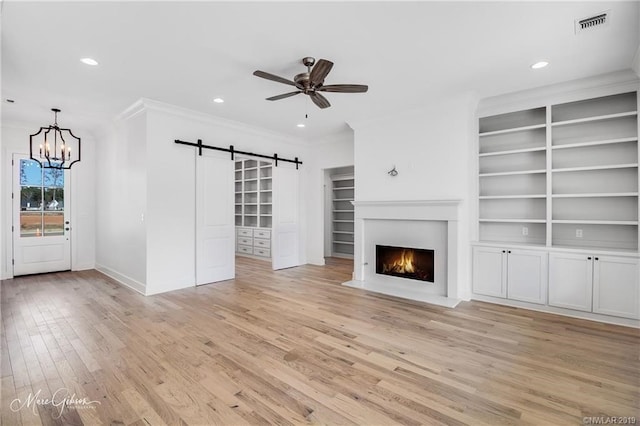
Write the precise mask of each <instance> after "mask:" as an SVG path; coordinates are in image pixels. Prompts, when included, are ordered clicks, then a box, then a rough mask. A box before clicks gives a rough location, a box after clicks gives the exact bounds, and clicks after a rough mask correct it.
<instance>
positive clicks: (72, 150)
mask: <svg viewBox="0 0 640 426" xmlns="http://www.w3.org/2000/svg"><path fill="white" fill-rule="evenodd" d="M51 111H53V112H54V114H55V119H54V123H53V124H51V125H50V126H48V127H40V130H38V132H37V133H35V134H33V135H31V136H30V137H29V141H30V142H29V154H30V155H29V156H30V157H31V159H32V160H35V161H37V162H38V163H40V166H41V167H42V168H45V169H70V168H71V166H72V165H73V164H74V163H76V162H78V161H80V138H78V137H76V136H74V135H73V133H71V130H70V129H61V128H60V127H58V113H59V112H60V110H59V109H58V108H51Z"/></svg>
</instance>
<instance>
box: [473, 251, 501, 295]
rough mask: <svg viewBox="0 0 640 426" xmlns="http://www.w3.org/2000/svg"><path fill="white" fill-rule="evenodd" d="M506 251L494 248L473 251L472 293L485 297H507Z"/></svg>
mask: <svg viewBox="0 0 640 426" xmlns="http://www.w3.org/2000/svg"><path fill="white" fill-rule="evenodd" d="M506 280H507V262H506V250H503V249H499V248H495V247H474V249H473V292H474V293H477V294H484V295H485V296H493V297H506V296H507V287H506Z"/></svg>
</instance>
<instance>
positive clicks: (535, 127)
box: [480, 124, 546, 137]
mask: <svg viewBox="0 0 640 426" xmlns="http://www.w3.org/2000/svg"><path fill="white" fill-rule="evenodd" d="M544 127H546V124H535V125H533V126H524V127H516V128H513V129H504V130H496V131H493V132H484V133H480V136H481V137H482V136H493V135H504V134H506V133H515V132H526V131H527V130H534V129H542V128H544Z"/></svg>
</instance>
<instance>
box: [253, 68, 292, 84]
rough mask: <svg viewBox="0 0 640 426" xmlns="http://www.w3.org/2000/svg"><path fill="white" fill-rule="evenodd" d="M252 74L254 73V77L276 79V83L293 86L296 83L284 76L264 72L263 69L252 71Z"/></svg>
mask: <svg viewBox="0 0 640 426" xmlns="http://www.w3.org/2000/svg"><path fill="white" fill-rule="evenodd" d="M253 75H255V76H256V77H262V78H266V79H267V80H271V81H277V82H278V83H284V84H288V85H290V86H295V85H296V84H295V83H294V82H293V81H291V80H287V79H286V78H282V77H278V76H277V75H274V74H269V73H268V72H264V71H260V70H257V71H254V72H253Z"/></svg>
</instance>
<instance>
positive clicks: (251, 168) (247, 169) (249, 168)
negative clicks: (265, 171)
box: [242, 167, 258, 172]
mask: <svg viewBox="0 0 640 426" xmlns="http://www.w3.org/2000/svg"><path fill="white" fill-rule="evenodd" d="M242 170H244V171H245V172H246V171H249V170H258V168H257V167H247V168H246V169H242Z"/></svg>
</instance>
